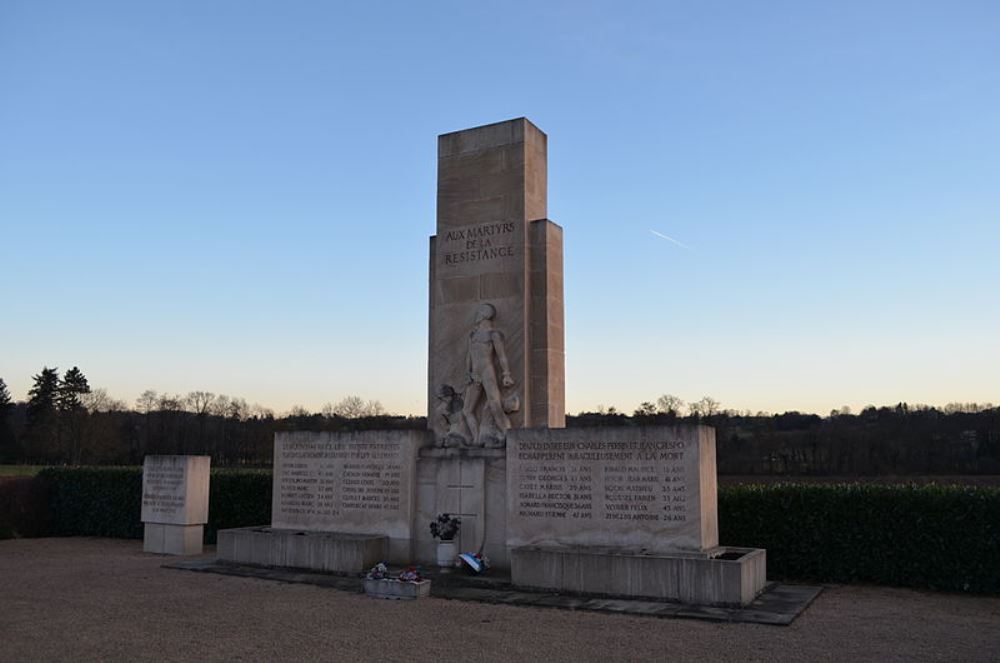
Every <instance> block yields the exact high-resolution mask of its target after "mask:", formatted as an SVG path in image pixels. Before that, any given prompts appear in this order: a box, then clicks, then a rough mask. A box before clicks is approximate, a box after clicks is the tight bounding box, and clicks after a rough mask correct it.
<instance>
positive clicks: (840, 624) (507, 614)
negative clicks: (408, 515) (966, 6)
mask: <svg viewBox="0 0 1000 663" xmlns="http://www.w3.org/2000/svg"><path fill="white" fill-rule="evenodd" d="M165 559H166V558H164V557H160V556H155V555H147V554H144V553H143V552H142V551H141V543H140V542H137V541H119V540H112V539H88V538H76V539H19V540H13V541H0V661H2V662H3V663H8V662H16V661H60V660H63V661H65V660H72V661H108V660H128V661H174V660H177V661H182V660H184V661H186V660H195V659H197V660H199V661H223V660H225V661H241V660H284V659H289V660H290V659H308V660H337V661H352V660H375V661H396V660H401V661H402V660H420V661H423V660H428V661H451V660H455V661H459V660H461V661H511V660H518V661H534V660H545V661H602V662H608V661H671V660H681V661H724V660H734V661H776V660H778V661H781V660H787V661H841V660H854V661H889V660H907V661H911V660H947V661H963V662H964V661H990V660H992V661H1000V598H997V597H973V596H960V595H954V594H940V593H931V592H917V591H910V590H902V589H887V588H876V587H859V586H846V587H830V588H828V589H827V590H826V591H825V592H823V594H821V595H820V597H819V598H818V599H817V600H816V602H814V603H813V605H812V606H811V607H809V609H807V610H806V612H805V613H804V614H803V615H802V616H801V617H800V618H799V619H798V620H797V621H796V622H795V623H794V624H793V625H791V626H785V627H781V626H761V625H753V624H719V623H710V622H700V621H693V620H681V619H654V618H649V617H627V616H623V615H606V614H598V613H578V612H571V611H566V610H554V609H544V608H526V607H513V606H494V605H488V604H481V603H464V602H458V601H446V600H442V599H433V598H431V599H422V600H420V601H417V602H412V603H408V602H396V601H380V600H375V599H369V598H367V597H365V596H363V595H354V594H349V593H346V592H340V591H336V590H331V589H322V588H318V587H313V586H308V585H288V584H280V583H274V582H268V581H262V580H253V579H247V578H235V577H228V576H216V575H210V574H202V573H191V572H185V571H176V570H169V569H163V568H160V565H161V564H162V563H163V562H164V560H165Z"/></svg>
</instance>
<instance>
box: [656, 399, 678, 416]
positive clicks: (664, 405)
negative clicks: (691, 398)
mask: <svg viewBox="0 0 1000 663" xmlns="http://www.w3.org/2000/svg"><path fill="white" fill-rule="evenodd" d="M683 407H684V401H682V400H681V399H679V398H677V397H676V396H674V395H673V394H663V395H662V396H660V397H659V398H657V399H656V409H657V411H658V412H662V413H663V414H670V413H673V414H680V412H681V408H683Z"/></svg>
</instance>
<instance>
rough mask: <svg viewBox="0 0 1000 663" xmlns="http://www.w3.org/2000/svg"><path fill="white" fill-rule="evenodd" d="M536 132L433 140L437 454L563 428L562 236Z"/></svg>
mask: <svg viewBox="0 0 1000 663" xmlns="http://www.w3.org/2000/svg"><path fill="white" fill-rule="evenodd" d="M546 141H547V139H546V136H545V134H544V133H542V132H541V131H539V130H538V128H537V127H535V126H534V125H533V124H531V123H530V122H529V121H528V120H526V119H524V118H519V119H516V120H510V121H508V122H500V123H497V124H491V125H486V126H483V127H476V128H473V129H467V130H465V131H459V132H455V133H450V134H444V135H442V136H440V137H439V140H438V218H437V235H435V236H434V237H432V238H431V244H430V254H431V259H430V334H429V369H428V424H429V426H430V427H431V429H432V430H433V431H434V432H435V438H436V441H437V445H438V446H440V447H449V446H463V447H497V448H499V447H503V446H504V440H505V436H506V431H507V430H508V429H510V428H521V427H525V426H557V427H560V426H563V425H565V406H564V391H565V390H564V386H563V383H564V358H563V357H564V351H563V300H562V230H561V228H559V226H557V225H555V224H554V223H552V222H551V221H548V220H545V214H546V198H547V193H546V178H547V168H546Z"/></svg>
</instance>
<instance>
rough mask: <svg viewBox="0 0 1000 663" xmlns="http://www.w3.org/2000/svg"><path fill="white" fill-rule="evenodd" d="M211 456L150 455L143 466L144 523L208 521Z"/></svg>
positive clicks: (186, 523) (201, 522) (193, 523)
mask: <svg viewBox="0 0 1000 663" xmlns="http://www.w3.org/2000/svg"><path fill="white" fill-rule="evenodd" d="M211 462H212V459H211V457H209V456H146V458H145V459H144V460H143V466H142V522H144V523H159V524H165V525H203V524H204V523H206V522H208V481H209V468H210V466H211Z"/></svg>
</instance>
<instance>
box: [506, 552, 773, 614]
mask: <svg viewBox="0 0 1000 663" xmlns="http://www.w3.org/2000/svg"><path fill="white" fill-rule="evenodd" d="M510 554H511V582H512V583H513V584H514V585H515V586H517V587H525V588H532V589H544V590H557V591H560V592H574V593H580V594H590V595H602V596H627V597H631V598H636V599H657V600H667V601H679V602H681V603H687V604H694V605H709V606H728V607H740V606H747V605H750V604H751V603H752V602H753V600H754V599H755V598H757V596H758V595H759V594H760V593H761V592H762V591H764V588H765V586H766V585H767V568H766V567H767V558H766V553H765V551H764V550H762V549H759V548H731V547H721V548H714V549H712V550H709V551H706V552H703V553H698V552H692V553H683V552H679V553H674V554H667V553H638V552H636V553H628V552H621V551H618V550H610V549H603V548H589V547H569V546H567V547H558V548H557V547H540V546H524V547H519V548H512V549H511V551H510Z"/></svg>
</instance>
